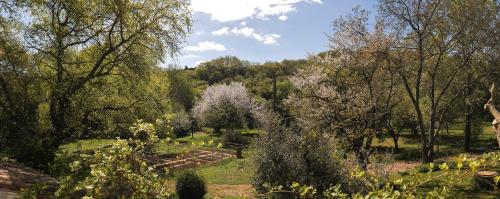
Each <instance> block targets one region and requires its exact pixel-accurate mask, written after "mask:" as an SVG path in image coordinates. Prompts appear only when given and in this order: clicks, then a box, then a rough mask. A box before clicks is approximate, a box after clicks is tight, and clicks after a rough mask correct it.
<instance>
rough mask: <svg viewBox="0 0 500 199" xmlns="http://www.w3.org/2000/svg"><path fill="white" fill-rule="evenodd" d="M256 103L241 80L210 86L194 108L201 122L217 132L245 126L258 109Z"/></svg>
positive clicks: (194, 112)
mask: <svg viewBox="0 0 500 199" xmlns="http://www.w3.org/2000/svg"><path fill="white" fill-rule="evenodd" d="M256 107H257V106H256V103H255V101H254V100H253V99H252V97H251V96H250V95H249V94H248V92H247V89H246V88H245V86H243V84H242V83H240V82H233V83H231V84H229V85H225V84H220V85H215V86H210V87H208V88H207V89H206V90H205V91H204V92H203V94H202V96H201V99H200V100H199V101H198V102H196V104H195V106H194V108H193V115H194V117H195V118H196V119H197V120H198V122H199V124H201V125H202V126H206V127H211V128H213V129H214V131H215V132H220V130H221V129H223V128H225V129H226V130H227V131H233V130H234V129H235V128H242V127H245V126H246V124H247V122H248V121H249V119H250V118H251V116H252V112H253V111H255V110H256Z"/></svg>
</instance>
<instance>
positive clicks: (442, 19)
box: [379, 0, 463, 162]
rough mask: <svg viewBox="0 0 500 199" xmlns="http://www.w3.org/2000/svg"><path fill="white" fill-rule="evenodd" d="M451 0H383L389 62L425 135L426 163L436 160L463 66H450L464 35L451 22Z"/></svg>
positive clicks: (421, 134)
mask: <svg viewBox="0 0 500 199" xmlns="http://www.w3.org/2000/svg"><path fill="white" fill-rule="evenodd" d="M449 3H450V1H439V0H396V1H392V0H381V1H380V5H379V10H380V11H381V17H382V18H383V19H384V20H385V21H386V23H387V24H391V26H389V27H388V28H389V29H388V30H387V32H390V34H391V35H392V36H393V39H394V40H393V41H392V43H393V44H392V47H391V48H392V49H394V50H393V51H391V53H390V56H388V57H389V60H390V62H391V67H393V70H394V71H395V72H396V73H397V74H398V76H399V77H400V79H401V81H402V84H403V86H404V88H405V91H406V95H407V96H408V97H409V98H410V100H411V102H412V105H413V109H414V111H415V116H416V119H417V123H418V126H419V131H420V137H421V139H420V141H421V155H422V161H423V162H432V161H433V160H434V144H435V141H436V137H437V135H438V132H439V131H440V130H441V128H442V127H443V124H444V123H445V122H444V121H445V117H444V116H445V115H446V113H447V111H448V110H449V109H450V107H451V105H452V104H453V103H455V101H456V99H457V98H458V96H459V92H453V90H454V89H458V88H460V85H458V84H457V79H458V77H457V76H458V75H457V74H458V73H459V71H461V70H462V69H463V65H461V64H450V63H452V62H451V59H450V57H449V55H450V54H451V53H452V52H453V50H454V49H455V48H454V47H455V46H456V44H457V36H458V35H460V33H459V32H457V31H454V30H453V28H452V27H451V25H450V23H449V22H448V19H449V17H450V16H449V10H448V9H447V8H448V7H447V6H448V5H449Z"/></svg>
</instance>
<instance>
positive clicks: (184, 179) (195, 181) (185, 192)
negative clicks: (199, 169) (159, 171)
mask: <svg viewBox="0 0 500 199" xmlns="http://www.w3.org/2000/svg"><path fill="white" fill-rule="evenodd" d="M175 191H176V193H177V196H178V197H179V199H202V198H203V196H205V194H206V193H207V187H206V185H205V181H204V180H203V178H202V177H200V176H199V175H198V174H196V173H195V172H193V171H187V172H184V173H182V174H181V175H180V176H179V177H178V178H177V183H176V185H175Z"/></svg>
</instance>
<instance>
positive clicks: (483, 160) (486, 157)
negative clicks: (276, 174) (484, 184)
mask: <svg viewBox="0 0 500 199" xmlns="http://www.w3.org/2000/svg"><path fill="white" fill-rule="evenodd" d="M498 163H500V153H498V152H497V153H486V154H483V155H482V156H480V157H478V158H467V157H466V156H465V155H462V156H460V157H458V158H457V159H456V161H455V162H448V163H446V162H445V163H442V164H440V165H435V164H433V163H430V164H428V165H426V168H427V169H428V170H427V172H426V173H424V174H420V173H421V172H422V171H421V169H419V168H421V167H417V168H415V169H414V170H412V171H409V172H408V175H410V176H414V178H411V179H410V180H407V179H402V178H401V179H397V180H395V181H393V182H389V183H385V184H384V185H383V186H379V185H378V183H379V181H378V179H377V178H376V176H372V175H370V174H366V173H365V172H364V171H362V170H360V169H357V170H356V172H353V173H352V175H353V177H355V178H359V179H365V181H366V182H370V183H371V185H369V186H368V187H369V191H368V192H366V193H363V192H356V193H350V194H349V193H346V192H344V191H342V185H341V184H338V185H335V186H331V187H330V188H328V189H327V190H325V191H323V192H318V191H317V187H315V186H312V185H307V184H301V183H298V182H293V183H291V185H290V186H289V187H286V188H284V187H283V186H275V187H271V188H270V189H269V191H268V192H267V193H264V194H261V196H267V195H274V194H275V193H278V194H281V195H282V194H283V193H287V194H289V195H291V196H293V197H294V198H303V199H307V198H330V199H347V198H354V199H366V198H439V199H441V198H448V197H450V192H451V190H452V189H453V187H454V185H456V184H457V183H459V182H463V181H464V176H466V175H468V174H469V175H470V174H474V173H476V172H477V171H478V170H479V169H486V170H487V169H491V168H490V167H496V166H498ZM449 165H454V169H450V166H449ZM436 170H441V173H439V174H437V175H432V174H431V173H432V172H433V171H436ZM436 180H438V181H440V183H439V184H438V185H434V189H433V190H432V191H428V192H423V193H422V192H419V190H418V188H419V187H422V186H424V185H426V184H428V183H429V182H433V181H436ZM494 183H496V185H497V186H498V184H499V183H500V176H496V177H495V178H494Z"/></svg>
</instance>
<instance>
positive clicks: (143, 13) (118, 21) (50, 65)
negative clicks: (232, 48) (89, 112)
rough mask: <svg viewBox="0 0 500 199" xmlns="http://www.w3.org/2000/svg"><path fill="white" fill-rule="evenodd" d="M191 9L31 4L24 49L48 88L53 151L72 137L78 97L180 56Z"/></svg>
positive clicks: (147, 4)
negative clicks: (98, 85)
mask: <svg viewBox="0 0 500 199" xmlns="http://www.w3.org/2000/svg"><path fill="white" fill-rule="evenodd" d="M187 7H188V4H187V2H184V1H176V0H155V1H130V0H120V1H101V0H95V1H86V2H80V1H61V0H44V1H28V3H27V8H28V9H29V10H30V12H29V13H30V18H31V19H32V20H31V23H30V24H28V25H27V26H26V28H25V29H24V30H23V32H25V37H24V38H25V39H24V43H25V44H26V46H27V47H28V48H29V49H30V50H31V51H32V52H34V54H35V59H34V61H35V64H36V65H37V66H38V67H39V71H40V72H41V76H42V78H43V79H45V80H47V83H48V85H49V88H50V92H49V96H48V99H49V104H48V106H49V115H50V122H51V125H52V127H53V129H54V131H55V134H54V142H53V147H57V146H58V145H60V144H61V142H63V141H64V140H65V139H67V138H68V137H69V136H70V134H71V132H70V130H69V129H68V126H69V125H68V123H69V121H70V120H71V118H70V113H71V112H72V111H73V110H75V108H77V107H75V103H74V97H75V96H77V95H78V94H79V93H81V92H82V90H84V89H85V88H86V86H88V85H89V84H94V83H97V82H99V81H100V80H102V79H103V78H106V77H110V76H116V77H124V78H125V79H127V78H126V77H127V76H128V75H129V74H143V73H145V72H147V71H148V69H149V68H150V67H151V66H153V65H155V64H156V63H157V62H158V61H160V60H163V57H164V55H165V54H169V55H174V54H175V53H176V52H177V51H178V50H179V44H180V43H181V42H182V41H183V39H184V38H185V36H186V34H187V33H188V32H189V30H190V25H191V21H190V12H189V9H188V8H187ZM21 10H22V9H19V11H21ZM101 83H102V82H101ZM94 88H95V87H94Z"/></svg>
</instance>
